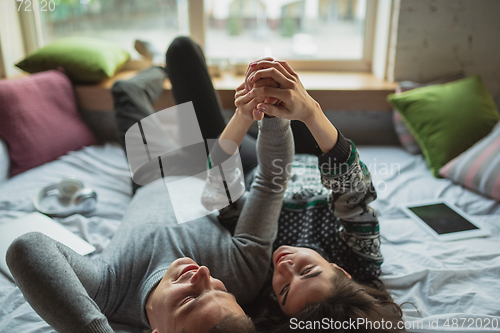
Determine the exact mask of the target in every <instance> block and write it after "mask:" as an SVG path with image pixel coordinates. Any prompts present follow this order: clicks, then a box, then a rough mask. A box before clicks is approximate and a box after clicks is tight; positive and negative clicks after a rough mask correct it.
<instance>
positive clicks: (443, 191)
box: [0, 143, 500, 333]
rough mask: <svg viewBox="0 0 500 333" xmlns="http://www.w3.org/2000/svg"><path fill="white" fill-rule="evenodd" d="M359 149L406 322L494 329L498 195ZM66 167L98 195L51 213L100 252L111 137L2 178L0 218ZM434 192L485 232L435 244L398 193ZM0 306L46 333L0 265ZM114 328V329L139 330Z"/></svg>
mask: <svg viewBox="0 0 500 333" xmlns="http://www.w3.org/2000/svg"><path fill="white" fill-rule="evenodd" d="M359 151H360V156H361V159H362V160H363V161H364V163H365V164H366V165H367V166H368V168H369V169H370V171H371V173H372V176H373V182H374V185H375V187H376V188H377V191H378V199H377V200H376V201H375V202H374V203H373V207H374V208H375V209H376V210H377V212H378V213H379V216H380V223H381V234H382V243H383V245H382V251H383V254H384V257H385V262H384V264H383V266H382V271H383V274H382V277H381V278H382V280H383V281H384V282H385V284H386V285H387V287H388V288H389V289H390V290H391V291H392V292H393V294H394V298H395V300H396V301H397V302H398V303H404V302H407V303H405V304H404V305H403V309H404V314H405V320H406V321H407V323H406V325H407V327H408V328H409V331H412V332H431V331H432V332H434V331H451V332H457V331H461V332H483V331H489V332H492V331H500V326H499V325H500V323H499V321H500V279H499V278H500V203H498V202H496V201H494V200H492V199H487V198H485V197H483V196H481V195H479V194H476V193H473V192H471V191H469V190H467V189H464V188H463V187H461V186H459V185H455V184H453V183H452V182H451V181H449V180H446V179H437V178H435V177H433V176H432V175H431V173H430V172H429V170H428V168H427V166H426V163H425V161H424V160H423V158H422V155H412V154H409V153H407V152H406V151H404V150H403V149H402V148H400V147H395V146H394V147H392V146H390V147H389V146H387V147H382V146H381V147H374V146H361V147H359ZM66 175H73V176H76V177H78V178H79V179H81V180H82V181H83V182H84V183H85V184H86V185H87V186H88V187H91V188H93V189H95V190H96V192H97V194H98V197H99V201H98V205H97V209H96V211H95V212H94V213H92V214H91V215H90V216H87V217H85V216H82V215H78V214H75V215H71V216H69V217H66V218H63V219H57V220H58V221H59V222H60V223H61V224H62V225H64V226H65V227H66V228H67V229H69V230H70V231H72V232H74V233H76V234H78V235H79V236H80V237H82V238H84V239H85V240H87V241H88V242H90V243H91V244H93V245H94V246H95V247H96V248H97V251H96V254H94V256H98V255H99V252H101V251H102V250H103V249H104V248H105V247H106V246H107V244H108V243H109V241H110V239H111V238H112V237H113V234H114V233H115V232H116V230H117V228H118V226H119V225H120V221H121V218H122V214H123V212H124V210H125V208H126V207H127V205H128V203H129V202H130V200H131V190H130V188H131V186H130V173H129V169H128V165H127V162H126V158H125V155H124V153H123V150H122V149H121V148H120V147H119V146H118V145H116V144H113V143H107V144H105V145H93V146H89V147H85V148H83V149H81V150H79V151H75V152H70V153H68V154H67V155H64V156H62V157H60V158H59V159H58V160H56V161H53V162H50V163H47V164H44V165H42V166H39V167H36V168H34V169H31V170H29V171H26V172H24V173H22V174H19V175H17V176H15V177H13V178H10V179H8V180H5V181H3V182H1V183H0V223H8V222H9V221H11V220H12V219H14V218H16V217H20V216H23V215H25V214H28V213H30V212H32V211H34V207H33V203H32V198H33V197H34V196H35V194H36V193H37V192H38V190H39V189H40V188H42V187H44V186H46V185H47V184H50V183H53V182H57V181H59V180H60V179H61V178H63V177H64V176H66ZM436 198H444V199H447V200H450V201H451V202H453V203H455V204H456V205H457V206H458V207H460V208H461V209H463V210H464V211H465V212H467V213H468V214H471V215H474V217H475V221H476V222H477V223H478V224H479V225H480V226H482V227H486V228H489V229H490V230H491V236H490V237H487V238H476V239H468V240H460V241H454V242H446V243H440V242H438V241H435V240H434V239H433V238H432V237H431V236H430V235H428V234H427V233H426V232H425V231H423V230H422V229H420V227H419V226H417V225H416V224H415V223H414V222H412V220H410V219H408V218H406V216H405V215H404V214H403V213H402V212H401V211H400V210H399V208H398V203H400V202H403V201H412V200H424V199H436ZM410 303H411V304H410ZM0 309H1V310H0V332H20V331H23V332H30V333H34V332H37V333H39V332H53V330H52V329H51V328H50V327H49V326H48V325H47V324H46V323H45V322H44V321H43V320H42V319H41V318H40V317H39V316H38V315H37V314H36V313H35V312H34V311H33V310H32V309H31V307H30V306H29V304H28V303H27V302H26V301H25V300H24V298H23V295H22V294H21V292H20V290H19V289H18V288H17V287H16V285H15V284H14V282H12V281H11V280H10V279H9V278H8V277H7V276H6V275H4V274H0ZM462 318H465V319H462ZM455 319H456V320H455ZM436 320H437V321H436ZM471 320H473V322H472V324H471ZM488 323H489V324H488ZM480 325H481V326H482V328H481V327H479V326H480ZM486 326H488V327H486ZM113 327H114V328H115V329H116V331H117V332H131V333H132V332H134V333H135V332H141V331H142V330H141V329H137V328H134V327H127V326H123V325H113ZM495 327H496V329H495Z"/></svg>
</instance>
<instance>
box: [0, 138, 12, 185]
mask: <svg viewBox="0 0 500 333" xmlns="http://www.w3.org/2000/svg"><path fill="white" fill-rule="evenodd" d="M9 167H10V158H9V151H8V150H7V145H6V144H5V142H4V141H3V140H2V139H0V183H1V182H3V181H4V180H6V179H7V178H9Z"/></svg>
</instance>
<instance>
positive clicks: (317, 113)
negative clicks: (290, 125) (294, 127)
mask: <svg viewBox="0 0 500 333" xmlns="http://www.w3.org/2000/svg"><path fill="white" fill-rule="evenodd" d="M324 115H325V114H324V112H323V110H322V109H321V106H320V105H319V103H318V102H316V101H314V102H313V104H312V107H311V108H310V111H309V112H308V113H307V116H306V117H304V118H302V119H299V120H300V121H302V122H303V123H304V124H305V125H306V126H307V127H308V128H309V126H311V127H313V126H315V125H317V124H318V122H321V121H324V118H323V116H324Z"/></svg>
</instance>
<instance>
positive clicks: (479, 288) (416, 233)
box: [359, 147, 500, 332]
mask: <svg viewBox="0 0 500 333" xmlns="http://www.w3.org/2000/svg"><path fill="white" fill-rule="evenodd" d="M359 154H360V158H361V160H362V161H363V162H364V163H365V164H366V165H367V167H368V169H369V170H370V172H371V174H372V177H373V183H374V185H375V187H376V189H377V194H378V198H377V200H376V201H375V202H374V203H373V204H372V206H373V207H374V208H375V209H376V210H377V212H378V213H379V216H380V230H381V235H382V247H381V249H382V253H383V255H384V264H383V265H382V272H383V273H382V276H381V279H382V280H383V281H384V283H385V284H386V286H387V287H388V289H389V290H391V291H392V292H393V294H394V299H395V300H396V302H397V303H399V304H401V303H404V302H409V303H412V304H413V305H414V306H415V307H414V306H412V305H411V304H409V303H407V304H404V305H403V310H404V315H405V317H404V318H405V320H406V321H407V322H406V325H408V330H409V331H412V332H436V331H449V332H485V331H487V332H500V203H498V202H497V201H495V200H492V199H488V198H485V197H483V196H481V195H479V194H476V193H474V192H471V191H469V190H467V189H465V188H463V187H461V186H459V185H456V184H453V183H452V182H451V181H449V180H447V179H438V178H435V177H433V176H432V175H431V173H430V171H429V169H428V167H427V165H426V163H425V161H424V159H423V157H422V155H411V154H409V153H407V152H405V151H404V150H402V149H401V148H398V147H359ZM431 199H445V200H447V201H450V202H452V203H454V204H455V205H456V206H458V207H460V208H461V209H463V210H464V211H465V212H466V213H468V214H471V215H472V217H473V219H474V221H475V222H476V223H477V224H478V225H479V226H480V227H484V228H488V229H489V230H490V231H491V236H489V237H486V238H475V239H466V240H459V241H453V242H439V241H436V240H434V239H433V238H432V236H431V235H429V234H427V233H426V232H425V231H424V230H423V229H421V227H419V226H418V225H417V224H416V223H415V222H414V221H412V220H411V219H408V218H407V217H406V216H405V214H404V213H403V212H402V211H401V210H400V209H399V208H398V205H399V204H400V203H403V202H411V201H421V200H431ZM436 320H437V321H436ZM455 323H456V325H454V324H455ZM486 325H488V327H486ZM480 326H482V327H480Z"/></svg>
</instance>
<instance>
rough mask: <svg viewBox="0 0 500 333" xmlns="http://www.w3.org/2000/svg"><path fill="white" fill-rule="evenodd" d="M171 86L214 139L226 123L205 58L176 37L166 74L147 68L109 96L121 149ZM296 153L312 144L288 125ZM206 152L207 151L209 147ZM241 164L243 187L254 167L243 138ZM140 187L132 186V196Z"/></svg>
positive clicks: (250, 144)
mask: <svg viewBox="0 0 500 333" xmlns="http://www.w3.org/2000/svg"><path fill="white" fill-rule="evenodd" d="M167 75H168V78H169V79H170V82H171V83H172V92H173V95H174V99H175V102H176V103H177V104H182V103H185V102H189V101H191V102H192V103H193V106H194V110H195V113H196V117H197V119H198V123H199V125H200V130H201V134H202V137H203V139H204V140H205V141H206V140H207V139H216V138H218V137H219V135H220V134H221V133H222V131H223V130H224V127H225V126H226V123H225V121H224V118H223V117H222V112H221V111H222V106H221V103H220V100H219V98H218V95H217V93H216V91H215V89H214V87H213V84H212V80H211V79H210V75H209V74H208V69H207V66H206V62H205V56H204V55H203V51H202V50H201V48H200V47H199V46H198V45H197V44H196V43H195V42H193V41H192V40H191V39H190V38H188V37H178V38H176V39H175V40H174V41H173V42H172V44H170V46H169V48H168V50H167V54H166V70H165V69H164V68H162V67H151V68H148V69H146V70H144V71H142V72H140V73H138V74H137V75H136V76H134V77H133V78H131V79H129V80H125V81H118V82H116V83H115V84H114V85H113V87H112V89H111V92H112V94H113V100H114V108H115V117H116V122H117V131H118V135H117V137H118V140H119V143H120V144H121V145H122V147H123V148H124V149H125V133H126V132H127V130H128V129H129V128H130V127H131V126H132V125H134V124H135V123H137V122H138V121H140V120H141V119H143V118H145V117H148V116H149V115H151V114H153V113H154V109H153V104H154V102H155V101H156V100H157V99H158V97H159V96H160V93H161V92H162V89H163V81H164V80H165V79H166V77H167ZM292 129H293V132H294V139H295V148H296V152H297V153H311V154H313V153H314V152H315V149H316V141H314V138H313V137H312V135H311V133H310V132H309V130H308V129H307V127H305V125H304V124H303V123H301V122H299V121H292ZM209 148H210V147H209ZM239 153H240V157H241V163H242V166H243V172H244V174H245V179H246V180H247V182H246V183H247V186H249V185H250V182H249V181H248V180H249V179H250V178H251V175H252V174H253V172H252V171H253V169H254V168H255V167H256V166H257V164H258V161H257V153H256V140H255V138H254V137H252V136H250V135H249V134H247V135H245V137H244V138H243V141H242V143H241V146H240V147H239ZM138 187H140V186H139V185H137V184H135V183H133V192H135V191H136V190H137V188H138Z"/></svg>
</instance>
